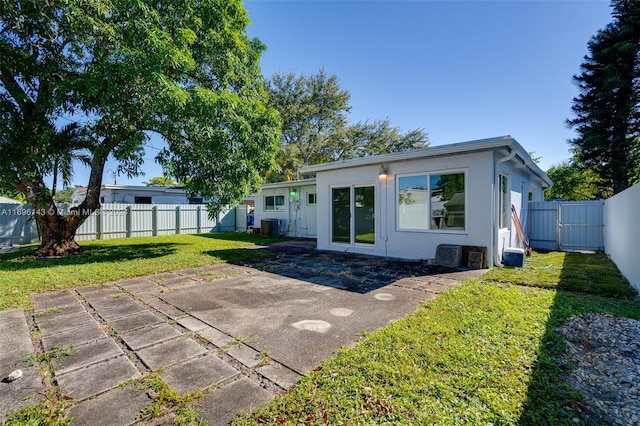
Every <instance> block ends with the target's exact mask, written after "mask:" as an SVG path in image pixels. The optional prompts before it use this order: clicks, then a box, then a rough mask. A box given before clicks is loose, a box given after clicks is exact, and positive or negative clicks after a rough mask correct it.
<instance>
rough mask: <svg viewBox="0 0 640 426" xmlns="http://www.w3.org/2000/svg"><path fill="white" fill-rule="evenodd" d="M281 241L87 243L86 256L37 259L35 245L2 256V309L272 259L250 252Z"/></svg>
mask: <svg viewBox="0 0 640 426" xmlns="http://www.w3.org/2000/svg"><path fill="white" fill-rule="evenodd" d="M273 241H278V239H273V238H270V239H267V238H263V237H260V236H256V235H250V234H243V233H207V234H192V235H170V236H159V237H139V238H129V239H113V240H100V241H86V242H82V243H81V246H82V247H83V249H84V250H83V253H82V254H80V255H77V256H74V257H70V258H57V259H38V258H35V257H34V256H33V254H32V253H33V250H34V249H35V247H36V246H35V245H31V246H26V247H22V248H21V249H20V250H19V251H18V252H15V253H9V254H4V255H2V256H0V310H5V309H12V308H28V307H29V306H30V300H29V295H30V294H32V293H39V292H43V291H48V290H59V289H64V288H71V287H82V286H94V285H98V284H102V283H105V282H109V281H114V280H119V279H122V278H129V277H135V276H142V275H147V274H153V273H157V272H166V271H172V270H176V269H182V268H190V267H197V266H204V265H209V264H212V263H219V262H241V261H242V260H244V259H251V258H255V257H260V256H269V253H268V252H265V251H263V250H254V249H250V248H247V247H248V246H251V245H255V244H263V243H266V242H273Z"/></svg>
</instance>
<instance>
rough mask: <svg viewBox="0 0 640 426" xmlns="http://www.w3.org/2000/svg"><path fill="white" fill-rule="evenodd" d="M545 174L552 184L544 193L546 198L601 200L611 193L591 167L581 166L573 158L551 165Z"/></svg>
mask: <svg viewBox="0 0 640 426" xmlns="http://www.w3.org/2000/svg"><path fill="white" fill-rule="evenodd" d="M547 176H549V178H550V179H551V180H552V181H553V186H552V187H551V188H550V189H549V190H548V191H546V192H545V193H544V196H545V199H546V200H570V201H582V200H602V199H606V198H609V197H610V196H611V195H613V193H612V191H611V188H610V187H607V186H606V185H603V184H602V181H601V179H600V177H599V176H598V175H597V174H596V173H595V172H594V171H593V170H592V169H585V168H583V167H581V166H580V165H579V164H578V163H577V161H576V160H575V159H571V160H566V161H563V162H562V163H560V164H558V165H555V166H552V167H551V168H550V169H549V170H547Z"/></svg>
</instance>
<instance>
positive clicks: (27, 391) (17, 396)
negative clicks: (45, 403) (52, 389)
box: [0, 364, 44, 424]
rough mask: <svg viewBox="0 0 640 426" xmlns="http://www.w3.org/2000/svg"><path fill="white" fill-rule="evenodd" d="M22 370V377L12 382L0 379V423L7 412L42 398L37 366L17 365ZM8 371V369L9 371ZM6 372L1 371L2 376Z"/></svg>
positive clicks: (41, 385)
mask: <svg viewBox="0 0 640 426" xmlns="http://www.w3.org/2000/svg"><path fill="white" fill-rule="evenodd" d="M16 368H20V369H21V370H22V377H21V378H20V379H18V380H16V381H14V382H6V381H0V424H4V423H3V421H4V420H5V418H6V417H7V414H8V413H11V412H13V411H18V410H21V409H22V408H24V407H26V406H28V405H31V404H37V403H38V402H39V401H42V399H43V393H44V384H43V383H42V377H41V376H40V371H38V367H37V366H32V367H29V366H27V365H26V364H23V365H17V366H16ZM9 372H10V371H9ZM7 374H8V372H7V373H5V371H3V372H2V375H3V378H4V377H6V376H7Z"/></svg>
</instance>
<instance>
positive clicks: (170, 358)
mask: <svg viewBox="0 0 640 426" xmlns="http://www.w3.org/2000/svg"><path fill="white" fill-rule="evenodd" d="M206 352H207V350H206V349H205V348H203V347H202V346H200V345H199V344H197V343H196V342H195V341H193V340H192V339H189V338H188V337H185V336H181V337H177V338H175V339H171V340H165V341H164V342H162V343H158V344H157V345H153V346H148V347H146V348H143V349H140V350H138V351H137V354H138V356H139V357H140V359H141V360H142V362H143V363H144V364H145V365H146V366H147V367H148V368H149V369H151V370H152V371H155V370H157V369H159V368H164V367H171V366H172V365H175V364H178V363H180V362H184V361H186V360H189V359H191V358H195V357H197V356H199V355H203V354H205V353H206Z"/></svg>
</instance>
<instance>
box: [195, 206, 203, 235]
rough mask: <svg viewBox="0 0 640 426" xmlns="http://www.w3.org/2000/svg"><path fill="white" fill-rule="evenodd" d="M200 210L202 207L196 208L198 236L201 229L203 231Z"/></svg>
mask: <svg viewBox="0 0 640 426" xmlns="http://www.w3.org/2000/svg"><path fill="white" fill-rule="evenodd" d="M200 209H201V208H200V206H198V207H197V208H196V215H197V216H196V228H197V229H196V231H197V232H198V234H199V233H200V232H201V229H202V224H201V223H200V222H201V221H200Z"/></svg>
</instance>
